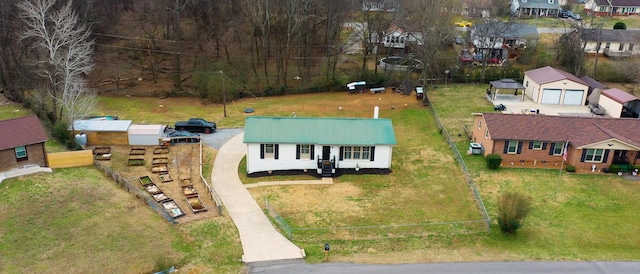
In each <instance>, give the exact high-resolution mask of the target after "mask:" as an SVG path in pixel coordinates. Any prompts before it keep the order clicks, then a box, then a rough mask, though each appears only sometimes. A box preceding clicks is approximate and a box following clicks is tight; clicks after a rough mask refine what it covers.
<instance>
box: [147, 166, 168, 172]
mask: <svg viewBox="0 0 640 274" xmlns="http://www.w3.org/2000/svg"><path fill="white" fill-rule="evenodd" d="M151 172H153V173H166V172H169V168H168V167H167V165H154V166H152V167H151Z"/></svg>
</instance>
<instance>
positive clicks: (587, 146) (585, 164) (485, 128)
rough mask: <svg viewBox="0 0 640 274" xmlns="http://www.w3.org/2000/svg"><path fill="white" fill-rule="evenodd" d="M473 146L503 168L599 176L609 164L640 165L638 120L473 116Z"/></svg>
mask: <svg viewBox="0 0 640 274" xmlns="http://www.w3.org/2000/svg"><path fill="white" fill-rule="evenodd" d="M473 115H474V122H473V135H472V141H473V142H475V143H480V144H482V146H483V148H484V155H485V156H486V155H488V154H499V155H500V156H502V165H503V166H507V167H508V166H511V165H513V166H527V167H539V168H555V167H556V166H558V167H559V166H560V164H561V163H562V161H563V157H562V153H563V147H564V146H565V144H566V143H567V142H568V146H567V148H568V149H567V160H566V162H565V163H564V165H572V166H575V167H576V170H577V171H578V172H591V171H602V170H603V169H604V168H609V167H610V165H611V164H621V165H636V164H640V153H639V152H640V119H624V118H622V119H621V118H600V117H574V116H550V115H524V114H500V113H474V114H473Z"/></svg>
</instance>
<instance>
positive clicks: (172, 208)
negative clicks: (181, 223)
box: [161, 199, 185, 218]
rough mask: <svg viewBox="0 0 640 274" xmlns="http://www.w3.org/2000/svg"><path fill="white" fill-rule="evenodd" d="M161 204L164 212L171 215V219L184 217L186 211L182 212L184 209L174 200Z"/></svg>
mask: <svg viewBox="0 0 640 274" xmlns="http://www.w3.org/2000/svg"><path fill="white" fill-rule="evenodd" d="M161 204H162V207H163V208H164V210H166V211H167V213H169V215H171V217H173V218H178V217H181V216H184V214H185V213H184V210H182V208H180V206H179V205H178V203H176V201H174V200H171V199H169V200H166V201H163V202H161Z"/></svg>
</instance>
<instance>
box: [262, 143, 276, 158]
mask: <svg viewBox="0 0 640 274" xmlns="http://www.w3.org/2000/svg"><path fill="white" fill-rule="evenodd" d="M275 151H276V150H275V145H274V144H265V145H264V158H265V159H274V158H275V156H276V152H275Z"/></svg>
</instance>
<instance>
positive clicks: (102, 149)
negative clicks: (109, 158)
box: [93, 147, 111, 155]
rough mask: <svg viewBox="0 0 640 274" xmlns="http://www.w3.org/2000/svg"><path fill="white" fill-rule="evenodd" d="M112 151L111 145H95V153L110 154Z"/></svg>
mask: <svg viewBox="0 0 640 274" xmlns="http://www.w3.org/2000/svg"><path fill="white" fill-rule="evenodd" d="M109 153H111V147H95V148H93V154H94V155H98V154H109Z"/></svg>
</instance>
